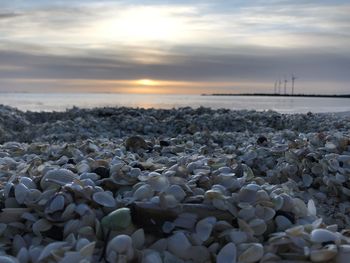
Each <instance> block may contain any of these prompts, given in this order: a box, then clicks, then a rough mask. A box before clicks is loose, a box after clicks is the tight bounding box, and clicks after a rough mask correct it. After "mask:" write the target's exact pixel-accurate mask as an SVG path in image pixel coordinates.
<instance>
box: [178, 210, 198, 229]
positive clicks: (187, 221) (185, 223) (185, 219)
mask: <svg viewBox="0 0 350 263" xmlns="http://www.w3.org/2000/svg"><path fill="white" fill-rule="evenodd" d="M196 221H197V215H196V214H194V213H181V214H180V215H178V217H177V218H176V219H175V220H174V225H175V226H177V227H181V228H185V229H191V228H193V227H194V225H195V223H196Z"/></svg>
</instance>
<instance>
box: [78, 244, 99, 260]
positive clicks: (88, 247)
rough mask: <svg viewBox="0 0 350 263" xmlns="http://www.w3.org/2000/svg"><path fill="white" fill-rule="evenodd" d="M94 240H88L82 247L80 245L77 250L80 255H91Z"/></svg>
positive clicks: (93, 248)
mask: <svg viewBox="0 0 350 263" xmlns="http://www.w3.org/2000/svg"><path fill="white" fill-rule="evenodd" d="M95 245H96V243H95V242H89V243H88V244H86V245H85V246H84V247H82V248H81V249H80V250H79V253H80V255H82V256H83V257H85V258H86V257H88V258H89V257H91V256H92V255H93V253H94V250H95Z"/></svg>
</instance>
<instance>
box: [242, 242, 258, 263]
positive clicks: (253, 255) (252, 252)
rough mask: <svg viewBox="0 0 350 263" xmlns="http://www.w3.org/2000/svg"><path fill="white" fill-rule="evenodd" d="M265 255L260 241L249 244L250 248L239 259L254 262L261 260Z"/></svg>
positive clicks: (247, 262)
mask: <svg viewBox="0 0 350 263" xmlns="http://www.w3.org/2000/svg"><path fill="white" fill-rule="evenodd" d="M263 255H264V248H263V246H262V245H261V244H260V243H251V244H248V248H247V249H245V251H244V252H243V253H242V254H241V255H240V256H239V258H238V261H239V262H242V263H243V262H244V263H253V262H257V261H259V260H260V259H261V258H262V257H263Z"/></svg>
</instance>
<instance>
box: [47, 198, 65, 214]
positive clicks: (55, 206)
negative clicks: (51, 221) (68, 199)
mask: <svg viewBox="0 0 350 263" xmlns="http://www.w3.org/2000/svg"><path fill="white" fill-rule="evenodd" d="M64 203H65V200H64V196H63V195H61V194H59V195H56V196H55V197H54V198H53V199H52V200H51V201H50V204H49V207H48V212H49V213H54V212H57V211H61V210H63V208H64Z"/></svg>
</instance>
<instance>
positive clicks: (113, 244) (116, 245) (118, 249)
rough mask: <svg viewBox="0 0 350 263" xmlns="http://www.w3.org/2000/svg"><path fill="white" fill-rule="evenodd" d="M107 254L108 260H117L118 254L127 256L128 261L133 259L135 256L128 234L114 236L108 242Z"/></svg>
mask: <svg viewBox="0 0 350 263" xmlns="http://www.w3.org/2000/svg"><path fill="white" fill-rule="evenodd" d="M106 255H107V261H108V262H117V261H118V255H124V256H126V260H127V261H129V260H131V259H132V258H133V257H134V250H133V248H132V240H131V238H130V237H129V236H127V235H118V236H116V237H114V238H113V239H112V240H110V241H109V242H108V245H107V249H106Z"/></svg>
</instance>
